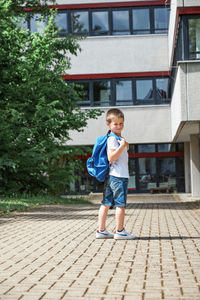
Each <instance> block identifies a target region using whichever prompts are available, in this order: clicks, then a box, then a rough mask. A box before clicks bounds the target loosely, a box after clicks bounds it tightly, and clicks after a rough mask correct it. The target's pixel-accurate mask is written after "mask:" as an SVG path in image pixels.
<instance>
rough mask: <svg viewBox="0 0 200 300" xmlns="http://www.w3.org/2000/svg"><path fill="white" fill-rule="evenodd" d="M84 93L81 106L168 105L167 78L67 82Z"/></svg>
mask: <svg viewBox="0 0 200 300" xmlns="http://www.w3.org/2000/svg"><path fill="white" fill-rule="evenodd" d="M68 82H69V83H70V82H73V83H75V84H78V89H79V90H80V91H81V90H82V92H84V95H83V100H82V101H80V102H79V105H81V106H115V105H116V106H132V105H148V104H165V103H170V93H169V78H165V77H162V78H157V77H155V78H154V77H150V78H148V79H145V78H142V79H139V78H126V79H125V78H112V79H106V78H103V79H101V80H100V79H99V80H97V79H83V80H69V81H68Z"/></svg>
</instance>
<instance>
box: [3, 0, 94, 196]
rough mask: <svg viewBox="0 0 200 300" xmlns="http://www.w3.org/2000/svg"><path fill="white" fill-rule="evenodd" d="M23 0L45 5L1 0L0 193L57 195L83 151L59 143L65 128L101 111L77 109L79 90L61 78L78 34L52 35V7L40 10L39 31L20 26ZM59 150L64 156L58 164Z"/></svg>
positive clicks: (63, 140)
mask: <svg viewBox="0 0 200 300" xmlns="http://www.w3.org/2000/svg"><path fill="white" fill-rule="evenodd" d="M25 2H27V3H28V5H32V6H38V5H40V6H42V4H44V5H45V4H46V1H22V0H18V1H17V0H16V1H5V0H0V45H1V47H0V79H1V80H0V194H2V195H5V194H11V195H13V194H16V193H24V192H26V193H29V192H30V193H34V194H35V193H38V192H41V191H43V192H45V193H49V192H51V193H54V194H56V193H60V192H61V190H65V189H66V188H67V187H68V186H69V183H70V181H71V180H72V179H74V176H75V173H76V169H77V168H79V164H78V160H77V159H75V156H76V155H77V154H78V153H80V151H83V149H77V148H73V147H67V146H65V147H64V146H63V145H66V144H67V142H68V141H69V139H70V137H69V131H70V130H76V131H81V130H83V128H84V127H85V126H86V125H87V121H88V119H90V118H96V117H97V116H98V115H99V114H100V112H98V111H95V110H84V111H83V110H81V109H80V107H79V106H78V105H77V104H76V103H77V101H80V100H81V97H82V93H81V92H78V91H77V89H76V88H75V87H74V85H71V84H67V83H66V82H65V81H64V80H63V79H62V77H61V75H62V74H65V73H66V71H67V69H69V68H70V58H69V54H70V55H77V54H78V52H79V50H80V46H79V44H78V39H80V37H79V38H78V37H73V36H67V37H66V38H62V39H59V38H57V28H56V25H55V22H54V18H55V11H52V10H48V12H47V11H46V10H45V9H44V10H41V12H42V13H43V15H45V14H47V13H48V25H47V27H45V32H44V33H43V34H39V33H38V32H36V33H32V34H31V33H30V32H29V31H28V30H24V29H22V28H21V26H20V20H21V19H20V18H26V16H27V15H25V14H24V10H23V9H19V6H20V5H21V6H22V5H23V4H25ZM17 7H18V9H16V8H17ZM33 13H34V11H33ZM14 16H17V18H15V17H14ZM63 154H64V155H65V156H66V157H67V160H65V162H64V163H61V164H60V163H59V161H60V158H61V157H62V155H63Z"/></svg>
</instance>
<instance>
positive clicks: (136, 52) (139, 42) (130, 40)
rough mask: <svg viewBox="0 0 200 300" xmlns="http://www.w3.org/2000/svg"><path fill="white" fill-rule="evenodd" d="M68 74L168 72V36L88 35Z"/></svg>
mask: <svg viewBox="0 0 200 300" xmlns="http://www.w3.org/2000/svg"><path fill="white" fill-rule="evenodd" d="M80 46H81V48H82V51H81V53H79V54H78V56H77V57H75V56H73V57H72V59H71V62H72V67H71V69H70V70H69V74H95V73H123V72H148V71H168V70H169V66H168V52H167V35H165V34H164V35H140V36H139V35H137V36H120V37H119V36H109V37H88V38H87V39H85V40H83V41H81V42H80Z"/></svg>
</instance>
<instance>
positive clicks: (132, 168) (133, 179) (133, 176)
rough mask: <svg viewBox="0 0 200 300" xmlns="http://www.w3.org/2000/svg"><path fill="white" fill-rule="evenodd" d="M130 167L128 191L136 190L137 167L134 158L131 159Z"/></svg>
mask: <svg viewBox="0 0 200 300" xmlns="http://www.w3.org/2000/svg"><path fill="white" fill-rule="evenodd" d="M128 166H129V180H128V189H129V190H136V166H135V159H134V158H130V159H129V162H128Z"/></svg>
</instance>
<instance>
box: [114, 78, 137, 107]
mask: <svg viewBox="0 0 200 300" xmlns="http://www.w3.org/2000/svg"><path fill="white" fill-rule="evenodd" d="M132 99H133V97H132V81H130V80H127V81H125V80H121V81H116V104H117V105H130V104H132V102H133V100H132Z"/></svg>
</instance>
